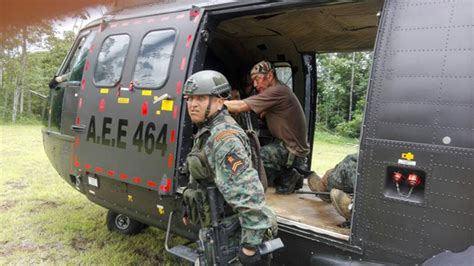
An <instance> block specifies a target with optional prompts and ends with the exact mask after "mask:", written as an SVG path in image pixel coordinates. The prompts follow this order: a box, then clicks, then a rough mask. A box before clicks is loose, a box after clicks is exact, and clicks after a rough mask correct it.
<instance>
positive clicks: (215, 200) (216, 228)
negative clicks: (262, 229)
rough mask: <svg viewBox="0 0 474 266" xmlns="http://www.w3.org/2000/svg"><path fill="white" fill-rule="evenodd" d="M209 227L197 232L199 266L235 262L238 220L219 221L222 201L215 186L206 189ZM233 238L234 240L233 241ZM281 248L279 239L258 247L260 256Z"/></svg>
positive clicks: (238, 245)
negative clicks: (209, 213) (208, 204)
mask: <svg viewBox="0 0 474 266" xmlns="http://www.w3.org/2000/svg"><path fill="white" fill-rule="evenodd" d="M207 192H208V197H209V203H210V206H209V207H210V211H211V227H210V228H203V229H201V230H200V231H199V241H198V245H199V247H198V253H199V262H200V264H201V265H228V264H231V263H232V262H234V261H236V260H237V254H238V253H239V247H240V243H239V239H235V235H237V230H239V229H240V223H239V220H238V219H234V221H232V222H230V223H228V224H226V223H222V222H221V221H220V219H219V218H220V217H222V216H223V214H224V199H223V198H222V196H221V195H220V194H219V193H218V192H217V188H216V187H215V186H212V187H208V188H207ZM233 237H234V239H233ZM280 248H283V243H282V241H281V239H280V238H276V239H272V240H269V241H266V242H264V243H262V244H260V245H259V246H258V249H259V252H260V254H261V255H266V254H269V253H272V252H274V251H276V250H278V249H280Z"/></svg>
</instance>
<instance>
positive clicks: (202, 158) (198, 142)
mask: <svg viewBox="0 0 474 266" xmlns="http://www.w3.org/2000/svg"><path fill="white" fill-rule="evenodd" d="M200 133H201V134H200V135H199V136H198V137H197V138H196V139H195V141H194V145H193V148H192V150H191V152H190V153H189V154H188V156H187V158H186V167H187V171H188V173H189V176H190V181H189V184H188V186H187V188H186V190H185V191H184V192H183V200H184V204H185V206H186V208H187V217H188V221H189V222H190V223H191V224H194V225H197V226H200V227H208V226H210V224H211V211H210V207H209V199H208V196H207V190H206V188H207V186H210V185H212V184H213V183H214V180H213V178H214V173H213V171H212V168H211V167H210V165H209V161H208V160H207V156H206V154H205V151H204V145H205V144H206V142H207V140H208V138H209V136H210V135H211V132H210V131H209V129H204V131H203V132H200Z"/></svg>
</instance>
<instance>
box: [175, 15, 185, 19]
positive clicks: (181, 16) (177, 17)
mask: <svg viewBox="0 0 474 266" xmlns="http://www.w3.org/2000/svg"><path fill="white" fill-rule="evenodd" d="M182 18H184V14H180V15H177V16H176V19H182Z"/></svg>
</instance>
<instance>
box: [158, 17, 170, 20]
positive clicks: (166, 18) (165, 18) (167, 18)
mask: <svg viewBox="0 0 474 266" xmlns="http://www.w3.org/2000/svg"><path fill="white" fill-rule="evenodd" d="M169 19H170V17H162V18H161V19H160V20H161V21H166V20H169Z"/></svg>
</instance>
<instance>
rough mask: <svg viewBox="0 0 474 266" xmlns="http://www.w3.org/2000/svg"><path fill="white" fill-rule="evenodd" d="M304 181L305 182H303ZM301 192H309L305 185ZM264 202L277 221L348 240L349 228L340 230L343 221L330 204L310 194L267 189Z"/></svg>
mask: <svg viewBox="0 0 474 266" xmlns="http://www.w3.org/2000/svg"><path fill="white" fill-rule="evenodd" d="M305 181H306V180H305ZM302 191H310V189H309V188H308V186H307V185H306V184H305V185H304V187H303V188H302ZM265 200H266V203H267V205H268V206H270V207H271V208H272V209H273V210H274V211H275V212H276V214H277V216H278V221H279V222H283V223H285V224H291V225H294V226H296V227H300V228H302V229H307V230H311V231H314V232H316V233H320V234H325V235H330V236H332V237H335V238H339V239H342V240H349V235H350V232H351V230H350V228H341V227H339V226H338V225H339V224H342V223H343V222H344V221H345V219H344V218H343V217H342V216H340V215H339V214H338V213H337V211H336V210H335V209H334V207H333V206H332V205H331V203H326V202H324V201H322V200H321V199H319V197H317V196H315V195H311V194H296V193H294V194H290V195H279V194H275V188H273V187H269V188H268V190H267V193H266V194H265Z"/></svg>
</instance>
